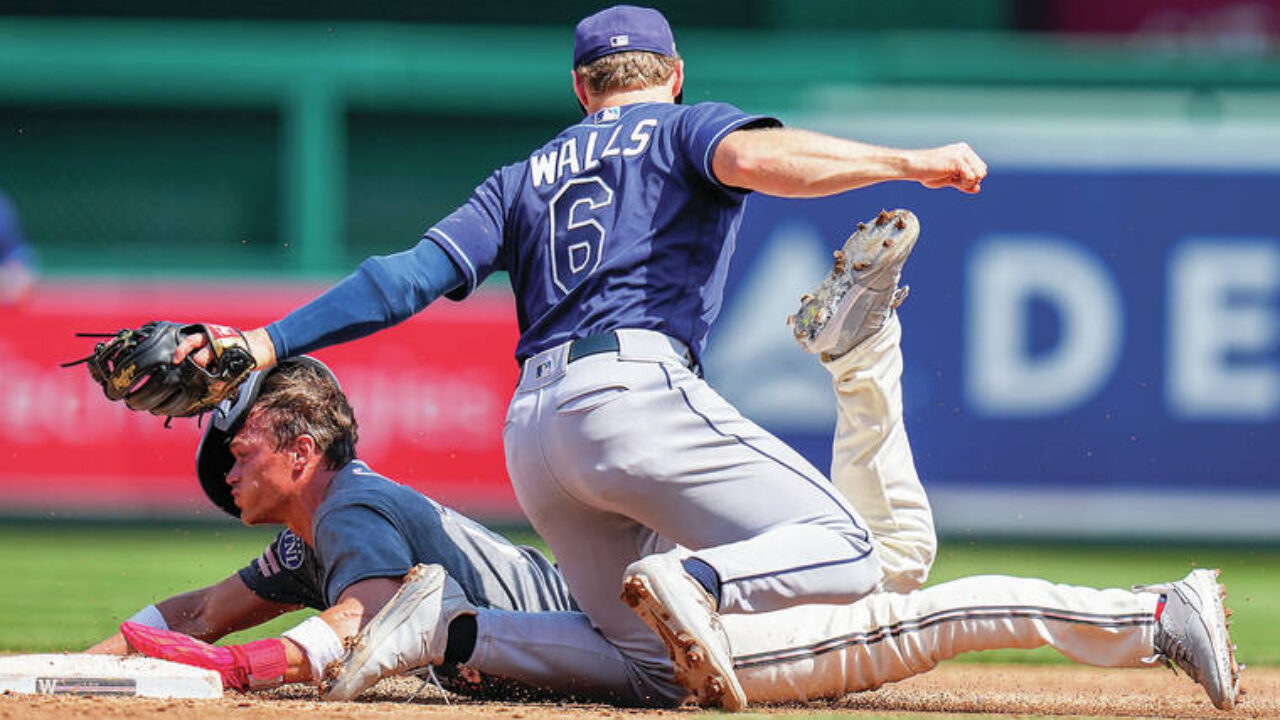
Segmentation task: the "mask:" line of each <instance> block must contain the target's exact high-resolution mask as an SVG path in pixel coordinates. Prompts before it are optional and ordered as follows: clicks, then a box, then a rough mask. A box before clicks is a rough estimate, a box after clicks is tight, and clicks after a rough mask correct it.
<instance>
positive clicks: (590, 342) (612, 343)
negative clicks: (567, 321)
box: [569, 330, 620, 362]
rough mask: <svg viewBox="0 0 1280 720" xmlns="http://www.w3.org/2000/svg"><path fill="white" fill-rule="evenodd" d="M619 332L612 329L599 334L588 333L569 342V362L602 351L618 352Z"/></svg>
mask: <svg viewBox="0 0 1280 720" xmlns="http://www.w3.org/2000/svg"><path fill="white" fill-rule="evenodd" d="M619 347H620V346H619V345H618V334H617V333H615V332H613V331H612V330H610V331H609V332H605V333H600V334H598V335H588V336H586V337H584V338H578V339H577V340H574V341H573V342H571V343H569V362H574V361H575V360H581V359H582V358H584V357H589V356H591V355H599V354H600V353H607V352H618V349H619Z"/></svg>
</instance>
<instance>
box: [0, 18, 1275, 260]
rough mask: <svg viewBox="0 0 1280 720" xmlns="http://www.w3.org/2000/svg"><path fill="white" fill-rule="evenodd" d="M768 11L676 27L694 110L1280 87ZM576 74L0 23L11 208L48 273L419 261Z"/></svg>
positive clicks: (478, 45)
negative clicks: (440, 223)
mask: <svg viewBox="0 0 1280 720" xmlns="http://www.w3.org/2000/svg"><path fill="white" fill-rule="evenodd" d="M774 5H776V4H774ZM774 5H770V6H769V7H770V8H772V10H770V12H772V13H773V14H772V15H770V16H769V17H768V22H769V23H770V24H772V25H773V26H774V28H775V29H771V30H762V29H751V28H741V27H740V28H736V29H732V30H709V29H705V28H698V27H694V28H691V29H689V30H687V31H680V30H679V25H680V24H679V23H677V26H678V28H677V30H678V34H679V37H680V47H681V51H682V54H683V55H684V57H685V58H686V60H687V62H688V63H689V70H688V76H689V81H688V89H687V98H688V99H689V100H690V101H698V100H702V99H708V98H716V99H722V100H727V101H731V102H735V103H738V104H740V105H743V106H744V107H747V108H751V109H753V110H760V111H768V112H773V113H778V114H780V115H782V116H783V117H784V118H786V117H789V116H795V117H805V116H811V115H813V114H814V113H815V112H822V111H823V110H822V108H823V103H824V102H825V100H826V99H827V98H829V97H830V96H831V91H832V90H833V89H834V90H837V91H839V90H842V89H848V88H872V89H874V88H891V89H894V90H901V89H903V88H916V89H920V90H922V91H928V90H930V89H940V90H949V89H955V88H966V89H1007V88H1014V89H1028V88H1035V89H1040V88H1058V89H1070V88H1086V89H1107V90H1113V91H1114V92H1115V97H1117V98H1122V97H1124V96H1125V95H1126V94H1128V93H1129V92H1130V91H1132V90H1134V89H1144V90H1151V89H1165V90H1179V91H1185V92H1186V97H1188V98H1189V100H1188V102H1186V103H1185V109H1184V111H1185V113H1187V114H1188V115H1193V116H1194V115H1196V114H1198V113H1200V114H1203V113H1208V114H1212V113H1213V112H1214V108H1215V107H1216V105H1215V101H1214V98H1215V97H1216V96H1217V95H1218V94H1219V93H1223V92H1230V93H1233V94H1234V95H1236V96H1238V95H1239V94H1241V93H1245V94H1248V93H1250V92H1255V91H1274V90H1276V89H1280V60H1278V59H1276V58H1273V57H1270V56H1266V55H1263V56H1241V55H1235V54H1230V53H1227V54H1221V53H1219V54H1188V53H1186V52H1182V51H1179V50H1177V49H1176V48H1175V49H1170V47H1167V46H1153V45H1144V44H1140V43H1136V42H1133V41H1128V42H1126V41H1121V40H1110V41H1102V40H1098V39H1088V38H1084V39H1080V38H1077V39H1071V40H1067V39H1063V38H1061V37H1058V38H1051V37H1037V36H1027V35H1014V34H1009V33H1000V32H987V31H976V30H975V31H970V32H936V31H914V32H884V31H881V32H857V31H847V30H840V31H829V30H821V29H813V28H812V27H810V28H809V29H804V30H800V29H797V28H799V27H804V26H811V25H812V22H811V20H812V19H811V18H809V19H806V17H807V16H804V13H803V12H800V11H798V10H796V11H794V12H793V11H788V12H781V14H779V13H780V11H778V7H783V6H780V5H779V6H777V7H774ZM982 8H983V13H985V15H983V14H982V13H979V16H980V17H983V18H986V19H983V20H980V21H978V22H977V24H971V25H968V26H966V27H991V26H998V25H999V24H1000V23H1001V22H1002V19H1001V18H1002V17H1003V16H1002V14H1001V13H1002V12H1003V10H1002V8H1003V5H1002V4H998V3H987V4H983V5H982ZM775 11H777V12H775ZM762 12H764V11H762ZM851 24H852V23H851V22H850V23H845V22H843V21H842V22H841V23H840V25H841V26H845V27H847V26H849V25H851ZM952 25H953V26H954V25H955V24H954V23H953V24H952ZM778 28H781V29H778ZM568 54H569V41H568V33H567V31H566V29H565V28H561V27H555V28H552V27H546V26H538V27H533V26H521V27H517V26H512V27H495V26H480V25H454V26H440V25H432V26H421V25H418V26H414V25H394V24H371V23H346V24H343V23H338V24H333V23H246V22H231V21H173V20H170V21H147V20H108V19H99V20H67V19H41V18H3V19H0V131H2V132H0V189H3V190H4V191H5V192H7V193H8V194H10V195H11V196H12V197H13V199H14V200H15V202H16V204H17V206H18V208H19V211H20V212H21V214H22V217H23V220H24V222H25V224H26V226H27V230H28V234H29V235H30V236H31V237H32V239H33V241H34V242H35V244H36V245H37V246H38V248H39V250H40V252H41V255H42V257H43V264H44V267H45V270H46V271H47V272H51V273H55V274H56V273H77V272H90V273H98V272H104V271H105V272H129V273H136V272H141V273H144V274H146V273H155V274H159V273H162V272H163V273H165V274H174V273H191V274H205V273H208V272H236V273H254V272H261V273H280V272H289V273H294V274H299V275H314V274H320V275H327V274H333V273H336V272H339V271H341V270H343V269H345V268H347V267H349V266H350V265H351V264H352V263H354V262H355V261H357V260H358V259H359V258H361V257H364V256H365V255H368V254H370V253H374V252H388V251H392V250H395V249H398V248H402V247H404V246H406V245H408V244H411V243H412V242H414V241H415V240H416V237H417V235H418V234H419V233H420V232H421V230H422V229H424V228H425V227H426V226H427V225H428V224H429V223H430V222H431V221H433V220H434V219H435V218H437V217H439V216H440V215H442V214H443V213H445V212H447V211H448V210H449V209H451V208H452V207H454V206H455V205H456V204H457V203H458V202H459V201H461V200H462V199H463V198H464V197H465V196H466V194H467V193H468V192H469V190H470V189H471V188H472V187H473V186H474V185H475V184H476V183H478V182H479V181H480V180H481V179H482V178H483V177H484V176H485V174H486V173H487V172H488V171H489V170H490V169H491V168H492V167H494V166H495V165H497V164H500V163H502V162H505V161H510V160H512V159H514V158H517V157H520V156H521V155H522V154H523V153H525V152H527V151H528V150H530V149H532V148H533V147H535V146H536V145H537V144H538V143H540V142H541V141H542V140H543V139H545V137H546V136H548V135H549V134H551V133H553V132H554V131H555V130H556V129H558V128H559V127H561V126H563V125H564V124H567V123H570V122H573V121H575V120H576V118H577V117H578V114H577V109H576V107H575V103H574V102H573V100H572V98H571V95H570V94H569V91H568V80H567V70H568V68H567V65H568ZM868 97H870V98H871V99H869V100H867V101H866V102H872V103H874V102H875V101H874V97H875V96H874V93H872V94H870V95H869V96H868ZM923 97H925V98H926V100H925V101H924V102H923V103H922V104H920V105H919V106H917V107H916V108H915V109H914V112H915V113H917V114H919V115H928V114H930V113H931V112H934V111H935V109H934V108H931V107H930V106H929V102H928V100H927V98H928V97H929V95H928V93H927V92H926V93H925V94H924V96H923ZM939 97H940V98H941V97H943V96H942V95H939ZM1095 97H1096V96H1095ZM939 102H941V100H940V101H939ZM1103 102H1104V103H1105V97H1104V100H1103ZM942 109H945V108H937V110H942ZM857 111H858V110H857V108H856V107H853V108H850V109H849V112H851V113H856V112H857Z"/></svg>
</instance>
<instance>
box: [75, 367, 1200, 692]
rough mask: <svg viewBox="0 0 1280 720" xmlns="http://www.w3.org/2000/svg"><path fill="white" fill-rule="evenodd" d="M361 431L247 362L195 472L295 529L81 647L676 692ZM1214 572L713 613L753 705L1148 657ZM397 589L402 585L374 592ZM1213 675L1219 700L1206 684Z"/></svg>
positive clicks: (305, 377) (531, 560) (981, 585)
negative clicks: (997, 663)
mask: <svg viewBox="0 0 1280 720" xmlns="http://www.w3.org/2000/svg"><path fill="white" fill-rule="evenodd" d="M356 436H357V431H356V423H355V418H354V416H352V414H351V411H350V407H349V405H348V404H347V401H346V398H345V396H344V395H343V394H342V392H341V389H340V388H339V387H338V383H337V379H336V378H334V377H333V375H332V374H331V373H330V372H329V371H328V369H327V368H326V367H325V366H324V365H323V364H321V363H319V362H318V361H315V360H313V359H311V358H306V357H303V358H298V359H296V360H288V361H285V362H284V363H282V364H281V365H280V366H279V367H277V368H275V369H273V370H270V371H266V372H258V373H256V374H254V376H252V378H251V379H250V380H249V381H248V382H247V383H246V384H245V385H244V386H242V387H241V389H240V391H239V393H238V395H237V397H236V398H235V400H234V401H227V402H226V404H225V405H224V406H223V408H222V410H221V412H220V413H218V414H217V415H216V416H215V418H214V420H213V422H212V423H211V424H210V425H209V426H208V427H207V428H206V430H205V434H204V437H203V439H202V441H201V443H200V448H199V451H198V453H197V474H198V476H199V478H200V481H201V485H202V486H203V488H204V490H205V492H206V494H207V495H208V496H209V498H210V499H211V500H212V501H213V502H214V503H215V504H216V505H217V506H218V507H220V508H222V509H223V510H225V511H227V512H228V513H230V514H232V515H235V516H238V517H240V518H241V519H242V520H244V521H245V522H246V523H249V524H261V523H269V522H270V523H284V524H286V525H288V527H287V528H286V529H285V530H283V531H281V532H280V534H279V535H278V536H277V537H276V538H275V540H274V541H273V542H272V543H271V544H270V545H269V546H268V547H267V549H266V550H265V551H264V552H263V553H262V555H261V557H259V558H258V559H257V560H255V561H253V562H251V563H249V564H248V565H247V566H245V567H244V568H242V569H241V570H240V571H239V572H238V573H236V574H234V575H231V576H230V577H228V578H226V579H225V580H223V581H222V582H220V583H218V584H216V585H213V586H211V587H207V588H203V589H199V590H195V591H192V592H189V593H184V594H182V595H178V596H176V597H172V598H169V599H167V600H164V601H161V602H160V603H158V604H156V605H153V606H149V607H147V608H146V609H144V610H143V611H141V612H139V613H138V614H137V615H135V616H134V618H132V619H131V620H130V621H129V622H126V623H125V624H124V625H123V626H122V634H119V635H116V636H114V637H112V638H109V639H107V640H104V641H103V642H101V643H99V644H98V645H97V646H95V647H94V648H92V649H91V651H93V652H117V653H118V652H124V651H126V649H127V648H128V646H132V647H133V648H135V649H137V650H139V651H141V652H144V653H146V654H149V655H153V656H155V657H160V658H164V659H168V660H174V661H178V662H183V663H187V664H192V665H197V666H200V667H206V668H212V669H216V670H218V671H220V674H221V675H222V678H223V682H224V684H225V686H226V687H231V688H237V689H241V690H247V689H265V688H270V687H274V686H275V685H278V684H281V683H284V682H308V681H310V682H316V681H319V680H320V679H321V678H322V677H323V676H324V674H325V668H326V666H327V665H329V664H330V663H331V662H333V661H335V660H337V661H338V662H337V665H336V667H337V668H339V671H338V672H336V673H333V674H332V676H331V677H329V678H328V679H327V680H326V682H325V686H324V687H325V691H326V695H327V696H328V697H330V698H343V699H345V698H349V697H352V696H354V695H355V694H356V693H358V692H359V691H360V690H362V689H364V688H365V687H366V686H368V685H369V684H372V682H374V681H376V680H377V679H378V678H380V677H382V676H384V675H386V674H389V673H391V672H400V671H404V670H409V669H415V668H417V667H419V666H420V665H423V664H425V665H426V666H427V667H434V666H436V665H441V666H443V668H442V672H441V673H440V676H441V677H442V678H443V682H444V684H445V685H446V686H448V687H449V688H450V689H452V690H455V691H459V692H464V693H467V694H471V695H483V696H488V697H499V698H506V699H510V698H515V697H519V698H530V697H538V696H549V697H553V698H563V697H568V698H571V699H579V700H584V699H585V700H593V701H606V702H612V703H618V704H624V705H645V706H665V705H670V704H672V703H675V702H678V701H679V700H680V699H681V697H682V696H681V695H654V694H652V693H651V689H650V688H649V686H648V685H647V684H646V683H645V682H644V681H643V679H642V678H639V677H637V676H636V674H635V673H634V672H632V670H631V666H630V662H629V661H628V659H627V658H626V657H625V656H624V655H623V654H622V653H621V652H620V651H619V650H618V648H616V647H615V646H613V645H611V644H610V643H609V642H608V641H607V640H606V639H605V638H604V637H603V636H601V635H600V633H598V632H596V631H595V630H594V629H593V628H592V626H591V623H590V621H589V620H588V619H587V618H586V616H585V615H583V614H582V613H581V612H577V611H576V606H575V604H574V603H573V600H572V599H571V598H570V597H569V594H568V591H567V589H566V587H565V584H564V582H563V580H562V579H561V577H560V575H559V574H558V572H557V571H556V569H555V568H554V567H553V566H552V565H551V564H550V563H549V562H548V561H547V560H546V559H545V558H544V557H543V556H542V555H541V554H539V553H538V552H537V551H535V550H532V549H530V548H524V547H516V546H514V545H512V544H510V543H509V542H507V541H506V540H504V539H502V538H501V537H499V536H497V535H494V534H493V533H491V532H489V531H487V530H486V529H484V528H483V527H481V526H480V525H478V524H476V523H474V522H472V521H471V520H468V519H467V518H465V517H463V516H461V515H459V514H457V513H455V512H453V511H451V510H449V509H448V508H446V507H443V506H441V505H438V504H437V503H434V502H432V501H431V500H430V499H428V498H426V497H423V496H422V495H420V494H418V493H417V492H415V491H413V490H410V489H409V488H406V487H403V486H400V485H396V484H395V483H393V482H390V481H388V480H386V479H385V478H382V477H380V476H378V475H377V474H376V473H374V472H373V470H372V469H370V468H369V466H368V465H366V464H365V463H363V462H361V461H359V460H356V459H355V457H354V450H355V445H356ZM420 563H431V564H430V565H424V564H420ZM415 564H417V565H416V567H415ZM411 568H412V569H411ZM1206 572H1207V571H1197V572H1196V573H1193V574H1192V576H1191V577H1190V578H1189V579H1188V580H1184V581H1181V582H1178V583H1171V584H1169V585H1167V586H1163V587H1161V588H1152V589H1146V590H1142V591H1135V592H1129V591H1124V590H1094V589H1092V588H1083V587H1070V586H1064V585H1054V584H1051V583H1047V582H1044V581H1040V580H1030V579H1023V578H1012V577H999V576H987V577H978V578H967V579H964V580H958V581H955V582H951V583H944V584H942V585H938V586H935V587H931V588H928V589H926V590H923V591H919V592H913V593H909V594H896V593H878V594H874V595H872V596H870V597H868V598H865V599H863V600H861V601H859V602H857V603H853V604H850V605H810V606H801V607H795V608H791V609H788V610H782V611H778V612H774V613H764V614H755V615H730V616H726V617H725V618H724V625H725V629H726V631H727V633H728V636H729V637H730V638H731V639H732V641H733V647H734V649H735V658H734V663H735V669H734V672H735V676H736V677H737V678H738V680H739V682H740V683H741V685H742V687H743V689H744V692H745V694H746V696H747V698H748V699H749V700H750V701H751V702H773V701H784V702H786V701H792V702H794V701H798V700H807V699H813V698H820V697H827V698H831V697H840V696H841V695H844V694H845V693H847V692H854V691H858V690H865V689H871V688H875V687H878V686H879V685H881V684H883V683H886V682H890V681H894V680H899V679H902V678H904V677H908V676H910V675H914V674H918V673H920V672H924V671H926V670H928V669H929V668H932V667H933V666H934V665H936V664H937V663H938V662H939V661H940V660H943V659H946V658H948V657H952V656H954V655H956V654H959V653H961V652H966V651H972V650H983V649H994V648H1008V647H1037V646H1040V645H1044V644H1049V645H1052V646H1053V647H1055V648H1056V649H1058V650H1059V651H1060V652H1063V653H1064V654H1066V655H1068V656H1069V657H1072V658H1074V659H1076V660H1079V661H1081V662H1088V663H1092V664H1096V665H1108V666H1120V665H1134V666H1143V665H1150V664H1153V663H1154V662H1155V661H1156V658H1157V657H1158V656H1159V655H1160V654H1161V653H1162V652H1163V651H1162V650H1160V649H1159V646H1160V645H1161V643H1163V644H1164V645H1166V646H1167V645H1168V644H1169V641H1168V640H1167V638H1170V637H1179V638H1194V637H1197V635H1196V634H1195V633H1191V632H1187V631H1186V630H1185V628H1187V627H1193V624H1203V623H1201V621H1202V620H1203V619H1204V618H1205V617H1206V616H1207V611H1208V610H1210V609H1212V608H1213V607H1215V606H1214V604H1213V602H1205V603H1203V604H1201V605H1200V606H1199V607H1198V608H1197V607H1196V606H1193V605H1192V602H1194V601H1204V600H1212V598H1203V597H1201V596H1200V595H1198V594H1197V593H1198V592H1200V591H1201V590H1205V589H1213V588H1214V583H1213V581H1212V579H1211V578H1210V577H1208V576H1206ZM406 574H407V578H406V580H405V582H404V583H403V585H401V582H400V578H401V576H402V575H406ZM388 587H396V588H398V589H397V591H396V593H395V594H394V595H393V596H392V599H391V600H390V601H388V602H386V603H385V604H382V601H381V598H382V597H383V596H384V595H385V591H386V589H387V588H388ZM1159 593H1163V594H1164V598H1165V600H1164V601H1162V600H1161V596H1160V594H1159ZM300 607H311V608H315V609H317V610H320V611H321V613H320V615H319V616H318V617H315V618H311V619H308V620H306V621H304V622H303V623H301V624H300V625H299V626H297V627H296V628H294V629H292V630H290V631H288V632H286V633H285V634H284V636H283V637H282V638H270V639H267V640H260V641H256V642H252V643H246V644H238V645H230V646H224V647H215V646H211V645H208V644H206V643H207V642H212V641H214V640H216V639H218V638H220V637H222V636H224V635H226V634H227V633H230V632H234V631H236V630H240V629H244V628H246V627H250V626H253V625H257V624H260V623H262V622H265V621H266V620H268V619H270V618H272V617H275V616H277V615H279V614H281V613H284V612H287V611H290V610H295V609H297V608H300ZM404 611H408V612H407V614H406V613H405V612H404ZM375 612H376V613H377V614H376V615H374V613H375ZM371 615H372V616H373V617H372V619H371V620H368V623H367V625H365V626H366V627H367V628H368V631H367V632H365V633H362V634H361V635H359V636H358V639H357V641H356V642H354V643H351V649H350V650H349V651H347V652H346V653H345V654H341V655H340V653H341V651H342V643H341V641H340V640H339V638H340V637H345V636H347V635H350V634H352V633H354V632H355V631H356V630H357V629H358V628H359V627H360V626H361V625H363V624H365V621H366V619H368V618H369V617H370V616H371ZM378 636H381V637H378ZM1162 638H1166V639H1163V640H1162ZM1188 647H1191V645H1190V644H1188ZM388 650H394V652H388ZM362 655H363V656H364V657H365V658H366V660H365V661H360V660H359V659H358V658H359V657H360V656H362ZM459 664H465V665H466V666H467V667H469V668H470V669H471V670H474V671H475V672H459V671H458V667H457V666H458V665H459ZM1192 667H1195V666H1192ZM370 669H373V670H374V672H372V673H369V672H367V671H368V670H370ZM1204 677H1207V678H1209V680H1208V681H1205V684H1206V687H1207V688H1210V692H1211V694H1212V693H1213V692H1214V690H1213V687H1212V677H1211V676H1209V675H1206V676H1204ZM1222 690H1223V689H1222V688H1218V693H1219V696H1221V693H1222Z"/></svg>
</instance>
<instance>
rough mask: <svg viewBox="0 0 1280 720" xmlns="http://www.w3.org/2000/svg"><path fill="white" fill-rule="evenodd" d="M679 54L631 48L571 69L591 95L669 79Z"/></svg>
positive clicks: (649, 85)
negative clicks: (675, 55) (661, 53)
mask: <svg viewBox="0 0 1280 720" xmlns="http://www.w3.org/2000/svg"><path fill="white" fill-rule="evenodd" d="M679 64H680V58H679V57H674V56H669V55H659V54H658V53H652V52H644V51H640V50H633V51H630V52H620V53H613V54H611V55H605V56H604V57H602V58H599V59H598V60H595V61H593V62H590V63H587V64H586V65H579V66H578V67H576V68H574V70H573V71H574V72H575V73H577V74H578V77H579V78H581V79H582V82H583V84H585V85H586V87H587V90H588V91H589V92H590V93H591V94H592V95H602V94H604V93H608V92H613V91H615V90H634V89H640V88H647V87H653V86H655V85H661V84H663V83H665V82H667V81H668V80H670V79H671V76H672V75H673V74H675V71H676V67H677V66H679Z"/></svg>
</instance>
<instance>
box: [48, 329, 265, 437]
mask: <svg viewBox="0 0 1280 720" xmlns="http://www.w3.org/2000/svg"><path fill="white" fill-rule="evenodd" d="M195 333H204V334H205V336H207V337H208V338H209V348H210V349H211V350H212V352H213V360H212V361H211V362H210V363H209V366H208V367H207V368H205V367H201V366H200V365H199V364H197V363H196V361H195V360H194V359H192V358H191V357H190V356H188V357H187V358H186V359H184V360H183V361H182V362H181V363H179V364H177V365H174V364H173V355H174V351H175V350H177V348H178V344H179V343H181V342H182V339H183V338H184V337H186V336H187V335H192V334H195ZM80 337H105V338H109V339H108V340H105V341H103V342H100V343H98V344H97V346H96V347H94V349H93V353H92V354H90V355H89V356H88V357H86V358H82V359H80V360H76V361H74V362H70V363H66V364H65V365H64V367H67V366H70V365H75V364H77V363H81V362H83V363H86V364H87V365H88V366H89V375H90V376H91V377H92V378H93V379H94V381H95V382H97V383H98V384H99V385H101V386H102V392H104V393H105V394H106V396H107V397H108V398H110V399H111V400H123V401H124V404H125V405H127V406H128V407H129V409H130V410H145V411H147V412H150V413H152V414H153V415H165V416H168V417H189V416H192V415H199V414H200V413H203V412H207V411H209V410H212V409H213V408H215V407H216V406H217V405H218V403H219V402H221V401H222V400H223V399H224V398H226V397H227V396H228V395H230V394H231V393H232V392H234V391H235V389H236V388H237V387H239V386H240V383H242V382H244V380H245V378H247V377H249V373H250V372H252V371H253V367H254V364H255V363H254V359H253V354H252V352H250V350H249V343H248V342H247V341H246V340H245V337H244V333H242V332H240V331H239V330H237V329H235V328H230V327H227V326H225V325H210V324H194V325H183V324H180V323H174V322H169V321H166V320H156V321H153V322H149V323H147V324H146V325H143V326H142V327H140V328H137V329H126V330H121V331H120V332H118V333H116V334H115V335H101V334H98V335H95V334H81V335H80Z"/></svg>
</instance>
